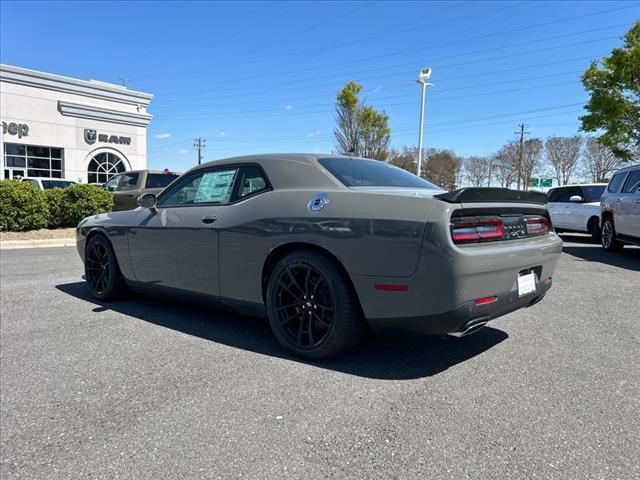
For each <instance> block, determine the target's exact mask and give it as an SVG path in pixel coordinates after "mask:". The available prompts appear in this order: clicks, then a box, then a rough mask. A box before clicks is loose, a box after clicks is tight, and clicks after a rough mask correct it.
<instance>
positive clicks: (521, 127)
mask: <svg viewBox="0 0 640 480" xmlns="http://www.w3.org/2000/svg"><path fill="white" fill-rule="evenodd" d="M518 126H519V127H520V131H519V132H514V133H515V134H516V135H520V151H519V152H518V190H520V179H521V178H522V157H523V156H524V136H525V135H529V132H525V131H524V123H521V124H520V125H518ZM522 188H523V189H525V185H523V186H522Z"/></svg>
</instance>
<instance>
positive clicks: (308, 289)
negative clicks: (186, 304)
mask: <svg viewBox="0 0 640 480" xmlns="http://www.w3.org/2000/svg"><path fill="white" fill-rule="evenodd" d="M546 200H547V197H546V195H545V194H544V193H541V192H521V191H514V190H507V189H500V188H466V189H461V190H456V191H453V192H445V191H443V190H442V189H440V188H439V187H437V186H435V185H433V184H432V183H429V182H428V181H426V180H424V179H422V178H420V177H417V176H415V175H413V174H411V173H409V172H407V171H405V170H402V169H400V168H397V167H394V166H392V165H389V164H387V163H385V162H380V161H378V160H367V159H362V158H352V157H340V156H335V155H329V156H326V155H311V154H310V155H305V154H281V155H275V154H272V155H255V156H246V157H237V158H230V159H226V160H219V161H215V162H210V163H206V164H203V165H200V166H197V167H195V168H193V169H192V170H190V171H189V172H187V173H185V174H184V175H182V177H181V178H180V179H178V180H176V181H175V182H174V183H172V184H171V185H170V186H169V187H167V188H166V189H165V190H164V191H162V193H160V194H159V195H158V196H156V195H155V194H152V193H147V194H145V195H142V196H141V197H140V199H139V204H140V206H141V207H143V208H138V209H136V210H133V211H129V212H112V213H107V214H102V215H97V216H92V217H88V218H86V219H84V220H82V222H80V224H79V225H78V229H77V247H78V252H79V254H80V257H81V258H82V260H83V261H84V265H85V278H86V280H87V283H88V287H89V290H90V292H91V294H92V295H93V296H94V297H95V298H97V299H98V300H100V301H107V300H110V299H112V298H114V297H116V296H117V295H118V294H119V293H121V292H122V291H123V290H124V289H125V288H130V289H131V290H134V291H137V292H142V293H153V294H158V295H162V296H165V297H166V296H167V295H169V294H175V295H179V296H181V297H182V298H189V299H196V300H202V299H213V300H217V301H218V302H220V303H222V304H225V305H227V306H231V307H236V308H240V309H242V310H244V311H246V312H250V313H254V314H262V315H264V314H265V313H266V315H267V316H268V318H269V322H270V324H271V328H272V330H273V333H274V334H275V337H276V338H277V339H278V341H279V342H280V344H281V345H282V346H283V347H284V348H285V349H287V350H289V351H290V352H293V353H294V354H296V355H299V356H302V357H305V358H309V359H320V358H327V357H331V356H334V355H337V354H339V353H341V352H344V351H346V350H348V349H349V348H351V347H352V346H354V345H355V344H356V343H357V342H358V340H359V339H360V338H361V336H362V335H363V333H364V332H365V330H366V326H367V324H368V325H369V326H370V327H371V328H372V329H373V330H374V331H376V332H379V333H389V334H423V335H436V334H446V333H449V334H453V335H455V336H462V335H466V334H468V333H471V332H474V331H476V330H478V329H479V328H481V327H482V326H484V325H485V324H486V323H487V322H488V321H489V320H492V319H494V318H497V317H499V316H502V315H504V314H506V313H509V312H512V311H514V310H517V309H519V308H523V307H529V306H531V305H534V304H535V303H537V302H538V301H540V300H541V299H542V298H543V297H544V295H545V294H546V292H547V291H548V290H549V288H551V281H552V280H551V279H552V275H553V273H554V270H555V268H556V264H557V262H558V259H559V257H560V254H561V251H562V241H561V240H560V238H559V237H558V236H557V235H556V234H555V233H554V232H553V228H552V227H551V223H550V220H549V214H548V212H547V209H546Z"/></svg>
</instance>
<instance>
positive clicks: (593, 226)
mask: <svg viewBox="0 0 640 480" xmlns="http://www.w3.org/2000/svg"><path fill="white" fill-rule="evenodd" d="M606 187H607V184H606V183H590V184H585V185H567V186H565V187H556V188H552V189H551V190H549V192H548V193H547V199H548V200H547V209H548V210H549V214H550V215H551V222H552V223H553V226H554V228H555V229H556V232H581V233H589V234H591V236H592V237H593V239H594V241H599V239H600V196H601V195H602V194H603V193H604V190H605V188H606Z"/></svg>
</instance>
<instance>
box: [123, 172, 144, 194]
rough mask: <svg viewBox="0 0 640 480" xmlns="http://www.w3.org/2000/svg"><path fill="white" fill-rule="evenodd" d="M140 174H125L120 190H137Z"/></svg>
mask: <svg viewBox="0 0 640 480" xmlns="http://www.w3.org/2000/svg"><path fill="white" fill-rule="evenodd" d="M139 176H140V174H139V173H138V172H135V173H125V174H124V175H123V176H122V181H121V182H120V190H135V188H136V187H137V186H138V177H139Z"/></svg>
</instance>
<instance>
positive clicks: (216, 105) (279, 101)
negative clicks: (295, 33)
mask: <svg viewBox="0 0 640 480" xmlns="http://www.w3.org/2000/svg"><path fill="white" fill-rule="evenodd" d="M606 54H607V53H602V54H598V55H589V56H582V57H574V58H567V59H562V60H556V61H553V62H545V63H537V64H528V65H524V66H518V67H511V68H506V69H502V70H492V71H485V72H484V73H485V74H487V75H494V76H495V75H499V74H503V73H509V72H515V71H518V70H534V69H538V68H540V67H547V66H550V65H558V64H563V65H565V64H567V63H569V62H574V61H582V60H591V59H593V58H594V56H595V57H602V56H604V55H606ZM554 75H560V74H554ZM477 77H478V76H477V74H473V75H466V76H464V75H463V76H460V75H456V76H450V77H440V78H438V82H444V81H449V80H465V79H476V78H477ZM527 78H528V79H531V78H532V77H527ZM535 78H541V77H535ZM517 81H522V79H518V80H517ZM409 86H412V84H411V83H407V82H404V83H399V84H392V85H385V86H384V88H385V90H386V89H390V88H401V87H409ZM471 88H477V87H476V86H473V87H471ZM440 91H442V90H440ZM445 91H446V90H445ZM365 93H366V92H365ZM405 97H415V93H410V94H403V95H392V96H386V97H376V98H375V100H376V101H379V100H388V99H392V98H405ZM316 98H327V99H330V100H331V102H333V100H334V95H333V94H332V95H327V94H315V95H305V96H302V97H289V98H282V99H268V100H251V101H248V102H229V103H213V104H211V103H198V105H197V106H198V107H208V108H219V107H236V106H238V105H260V104H266V103H276V104H284V103H286V102H296V101H299V100H309V99H316ZM166 103H167V102H164V103H161V104H160V107H161V108H163V109H167V108H170V109H172V108H185V105H184V104H180V105H171V104H169V105H166ZM325 105H326V103H325ZM307 106H308V105H305V107H307Z"/></svg>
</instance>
